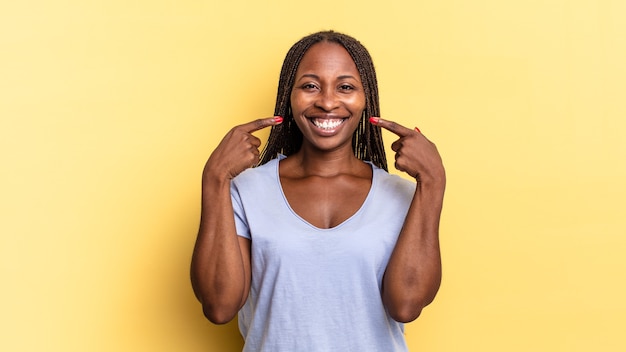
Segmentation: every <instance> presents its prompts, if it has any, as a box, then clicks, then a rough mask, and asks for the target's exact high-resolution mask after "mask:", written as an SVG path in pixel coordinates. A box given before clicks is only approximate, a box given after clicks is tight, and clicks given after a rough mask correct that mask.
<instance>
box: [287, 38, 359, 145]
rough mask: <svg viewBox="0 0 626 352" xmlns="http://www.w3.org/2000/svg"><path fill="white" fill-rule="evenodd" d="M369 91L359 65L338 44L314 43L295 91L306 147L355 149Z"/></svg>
mask: <svg viewBox="0 0 626 352" xmlns="http://www.w3.org/2000/svg"><path fill="white" fill-rule="evenodd" d="M364 109H365V93H364V91H363V84H362V83H361V78H360V75H359V71H358V70H357V68H356V64H355V63H354V61H353V60H352V57H351V56H350V54H349V53H348V52H347V51H346V49H345V48H344V47H343V46H341V45H340V44H337V43H329V42H321V43H317V44H314V45H313V46H311V47H310V48H309V50H308V51H307V52H306V53H305V54H304V57H303V58H302V61H301V62H300V65H299V66H298V69H297V71H296V77H295V83H294V87H293V90H292V91H291V110H292V112H293V116H294V119H295V121H296V123H297V125H298V127H299V128H300V131H302V134H303V136H304V141H303V148H306V147H313V148H316V149H319V150H325V151H329V150H335V149H340V148H349V149H350V150H351V148H352V135H353V133H354V131H355V130H356V128H357V126H358V123H359V120H360V119H361V116H362V113H363V110H364Z"/></svg>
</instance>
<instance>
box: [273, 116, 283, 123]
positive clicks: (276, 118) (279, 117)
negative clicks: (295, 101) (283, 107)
mask: <svg viewBox="0 0 626 352" xmlns="http://www.w3.org/2000/svg"><path fill="white" fill-rule="evenodd" d="M274 121H276V122H278V123H281V122H283V118H282V116H274Z"/></svg>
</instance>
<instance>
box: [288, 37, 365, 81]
mask: <svg viewBox="0 0 626 352" xmlns="http://www.w3.org/2000/svg"><path fill="white" fill-rule="evenodd" d="M311 70H315V71H318V70H326V71H343V72H344V73H348V72H349V73H351V74H355V75H356V76H358V69H357V67H356V64H355V63H354V60H353V59H352V56H350V54H349V53H348V51H347V50H346V49H345V48H344V47H343V46H342V45H341V44H338V43H333V42H320V43H316V44H313V45H312V46H311V47H310V48H309V49H308V50H307V51H306V53H305V54H304V56H303V57H302V60H301V61H300V64H299V65H298V70H297V71H298V73H304V72H303V71H311Z"/></svg>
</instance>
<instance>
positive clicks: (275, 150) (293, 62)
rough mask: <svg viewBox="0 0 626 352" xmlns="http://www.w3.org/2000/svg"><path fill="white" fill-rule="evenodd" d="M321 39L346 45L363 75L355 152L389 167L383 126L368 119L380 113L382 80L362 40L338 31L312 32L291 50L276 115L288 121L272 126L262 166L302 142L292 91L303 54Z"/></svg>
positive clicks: (280, 80) (283, 68)
mask: <svg viewBox="0 0 626 352" xmlns="http://www.w3.org/2000/svg"><path fill="white" fill-rule="evenodd" d="M320 42H332V43H337V44H340V45H341V46H343V47H344V48H345V49H346V50H347V51H348V53H349V54H350V56H351V57H352V60H354V63H355V64H356V68H357V70H358V71H359V75H360V77H361V82H362V84H363V90H364V92H365V109H364V110H363V115H362V116H361V119H360V120H359V125H358V126H357V129H356V131H355V132H354V135H353V136H352V150H353V151H354V155H355V156H356V157H357V158H359V159H361V160H363V161H370V162H372V163H373V164H374V165H376V166H378V167H380V168H382V169H384V170H388V169H387V157H386V156H385V147H384V145H383V139H382V133H381V129H380V127H378V126H374V125H373V124H371V123H369V122H368V121H367V120H368V119H369V117H370V116H380V106H379V101H378V82H377V80H376V71H375V70H374V63H373V62H372V58H371V56H370V54H369V52H368V51H367V49H366V48H365V47H364V46H363V45H362V44H361V43H360V42H359V41H358V40H356V39H354V38H352V37H350V36H348V35H345V34H342V33H338V32H334V31H322V32H317V33H313V34H311V35H308V36H306V37H304V38H302V39H300V40H299V41H298V42H297V43H295V44H294V45H293V46H292V47H291V49H289V51H288V52H287V56H286V57H285V61H284V62H283V67H282V69H281V72H280V79H279V81H278V93H277V95H276V107H275V108H274V115H275V116H282V117H283V119H284V121H283V123H281V124H280V125H275V126H272V129H271V131H270V135H269V138H268V140H267V143H266V145H265V147H264V148H263V151H262V152H261V155H260V161H259V165H263V164H265V163H267V162H268V161H270V160H272V159H275V158H276V157H277V155H278V154H279V153H280V154H283V155H285V156H289V155H292V154H294V153H296V152H297V151H298V150H299V149H300V147H301V145H302V139H303V137H302V132H301V131H300V129H299V128H298V126H297V125H296V122H295V121H294V118H293V113H292V111H291V90H292V89H293V85H294V81H295V76H296V70H297V69H298V66H299V65H300V61H301V60H302V57H303V56H304V54H305V53H306V52H307V50H308V49H309V48H310V47H311V46H312V45H313V44H317V43H320Z"/></svg>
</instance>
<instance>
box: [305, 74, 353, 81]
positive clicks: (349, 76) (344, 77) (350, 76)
mask: <svg viewBox="0 0 626 352" xmlns="http://www.w3.org/2000/svg"><path fill="white" fill-rule="evenodd" d="M304 77H310V78H315V79H320V77H319V76H318V75H316V74H314V73H305V74H303V75H302V76H300V77H299V78H298V79H300V78H304ZM346 78H351V79H354V80H358V79H357V78H356V77H354V76H352V75H341V76H338V77H337V79H346Z"/></svg>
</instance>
